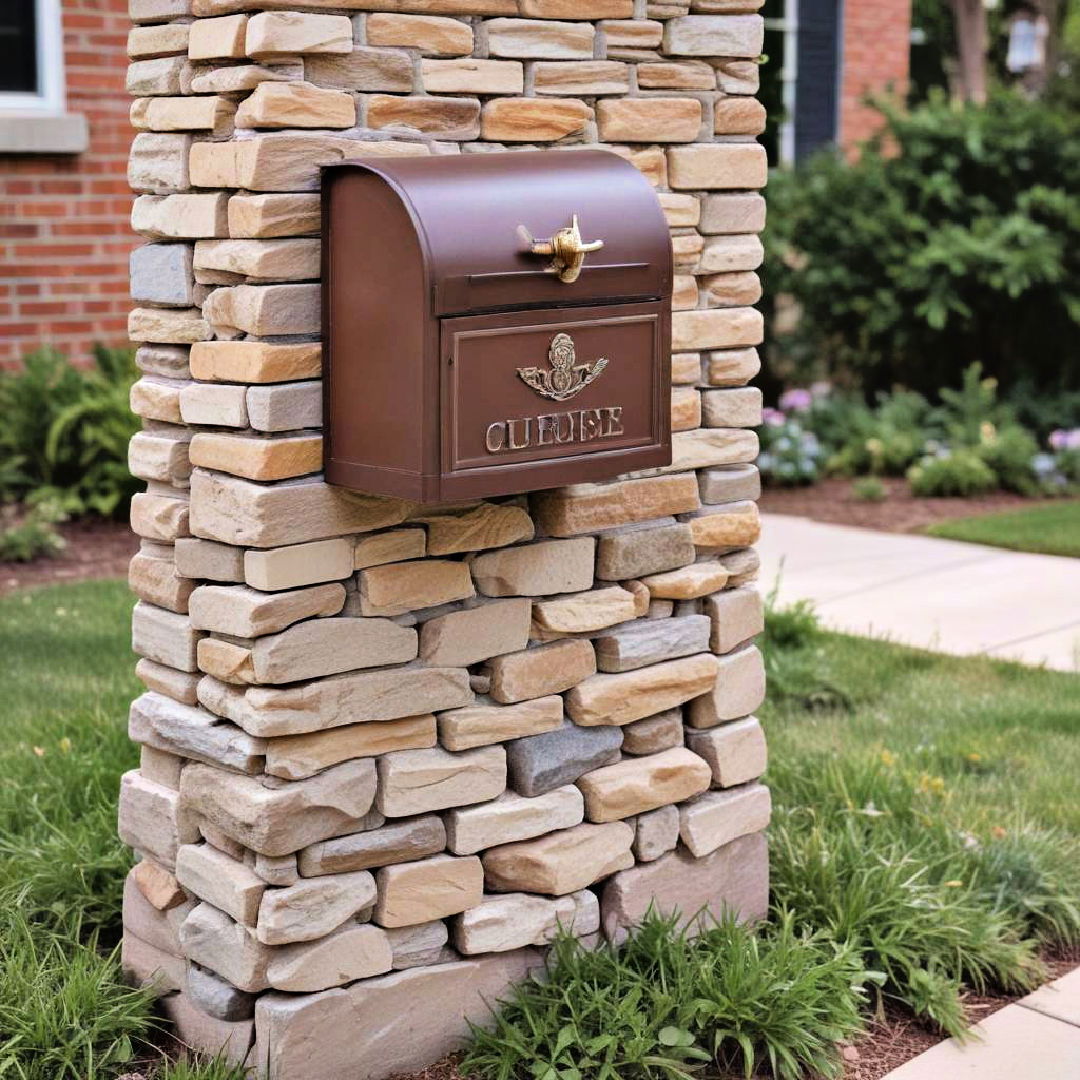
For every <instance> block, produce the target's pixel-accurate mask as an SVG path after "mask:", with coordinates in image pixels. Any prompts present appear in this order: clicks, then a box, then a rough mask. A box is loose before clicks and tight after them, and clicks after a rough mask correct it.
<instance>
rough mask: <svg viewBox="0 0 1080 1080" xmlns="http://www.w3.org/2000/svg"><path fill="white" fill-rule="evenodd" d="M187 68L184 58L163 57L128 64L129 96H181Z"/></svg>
mask: <svg viewBox="0 0 1080 1080" xmlns="http://www.w3.org/2000/svg"><path fill="white" fill-rule="evenodd" d="M186 68H187V60H186V59H185V58H184V57H182V56H163V57H159V58H158V59H155V60H136V61H134V62H133V63H130V64H128V66H127V72H126V80H125V81H126V87H127V92H128V93H129V94H132V95H133V96H134V95H140V94H179V93H180V90H181V79H182V78H183V76H184V73H185V71H186Z"/></svg>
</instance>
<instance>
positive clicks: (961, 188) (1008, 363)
mask: <svg viewBox="0 0 1080 1080" xmlns="http://www.w3.org/2000/svg"><path fill="white" fill-rule="evenodd" d="M882 111H883V112H884V115H885V120H886V124H885V130H884V131H883V133H882V135H881V136H880V137H879V138H878V139H877V140H875V142H874V143H873V144H871V145H870V146H868V147H867V148H866V150H865V151H864V153H863V154H862V156H861V157H860V159H859V160H858V161H857V162H855V163H848V162H846V161H844V160H842V159H841V158H840V157H839V156H838V155H836V154H833V153H825V154H823V155H821V156H818V157H816V158H814V159H813V160H812V161H811V162H809V163H808V164H807V165H805V166H804V167H801V168H799V169H797V170H795V171H793V172H790V173H787V174H783V173H781V174H780V175H778V176H777V177H776V180H775V183H774V182H773V181H772V180H770V211H769V226H768V230H767V250H768V262H767V265H766V279H767V284H768V291H769V292H770V293H774V294H775V293H778V292H779V293H786V294H789V295H790V296H791V297H792V298H793V299H794V301H795V303H796V305H797V307H798V309H799V312H800V318H799V320H798V322H797V326H796V329H795V330H794V332H793V334H791V335H788V336H786V337H777V339H776V342H775V345H776V347H778V348H779V347H783V348H784V349H785V351H786V352H787V353H788V354H789V357H796V358H797V357H798V356H800V355H802V356H806V357H809V358H810V362H811V365H813V364H817V363H818V362H820V360H821V359H823V358H826V357H827V358H828V361H829V364H830V365H831V366H833V367H834V370H833V372H831V374H833V375H834V376H835V375H836V374H838V373H847V375H848V376H849V378H850V379H851V380H854V381H855V382H856V383H857V384H859V385H861V387H862V388H863V389H864V390H865V391H866V392H873V391H877V390H886V389H888V388H889V387H891V386H892V385H894V384H897V383H899V384H902V385H905V386H908V387H910V388H912V389H915V390H919V391H921V392H923V393H924V394H928V395H930V394H934V393H936V391H937V389H938V388H939V387H941V386H951V385H955V383H956V381H957V374H958V372H959V370H960V369H961V368H963V367H966V366H967V365H968V364H970V363H972V362H974V361H980V362H982V363H983V364H984V366H985V368H986V371H987V372H988V373H989V374H991V375H993V376H996V377H997V378H999V379H1000V380H1001V381H1002V383H1003V384H1006V385H1011V384H1013V383H1015V382H1018V381H1020V380H1021V379H1025V380H1027V381H1028V382H1030V383H1032V384H1034V385H1035V386H1036V387H1038V388H1039V390H1040V391H1041V392H1043V393H1049V392H1054V391H1058V390H1065V389H1070V388H1071V389H1073V390H1075V389H1077V388H1080V367H1078V365H1077V364H1076V363H1075V357H1076V355H1077V354H1078V352H1080V115H1077V114H1076V113H1073V112H1067V111H1065V110H1057V109H1052V108H1048V107H1047V105H1046V103H1045V102H1043V101H1038V100H1036V101H1028V100H1026V99H1025V98H1024V97H1023V96H1021V95H1019V94H1015V93H1007V92H1000V93H997V94H995V95H994V96H993V97H992V98H991V100H990V101H989V102H988V104H987V105H985V106H982V107H980V106H976V105H964V106H955V105H953V104H952V103H950V102H948V101H947V100H946V99H945V97H944V95H940V94H939V95H933V96H932V97H931V98H930V100H929V101H928V102H927V103H926V104H925V105H922V106H920V107H918V108H916V109H914V110H913V111H911V112H910V113H904V112H902V111H901V110H899V109H897V108H893V107H884V108H883V110H882ZM819 374H820V372H818V371H816V370H803V372H802V375H803V377H806V378H810V377H814V376H816V375H819Z"/></svg>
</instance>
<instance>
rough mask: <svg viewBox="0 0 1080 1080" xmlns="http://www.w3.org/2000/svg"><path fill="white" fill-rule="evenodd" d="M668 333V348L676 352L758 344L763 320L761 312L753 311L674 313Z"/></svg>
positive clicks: (735, 309) (733, 309) (729, 310)
mask: <svg viewBox="0 0 1080 1080" xmlns="http://www.w3.org/2000/svg"><path fill="white" fill-rule="evenodd" d="M671 334H672V338H671V347H672V348H673V349H675V350H677V351H678V350H680V349H730V348H733V347H735V346H739V345H759V344H760V343H761V340H762V337H763V336H764V320H763V318H762V315H761V312H760V311H755V310H754V309H753V308H727V309H724V308H720V309H714V310H711V311H676V312H675V313H674V314H673V315H672V319H671Z"/></svg>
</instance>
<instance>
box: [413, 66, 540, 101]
mask: <svg viewBox="0 0 1080 1080" xmlns="http://www.w3.org/2000/svg"><path fill="white" fill-rule="evenodd" d="M420 79H421V82H422V83H423V87H424V89H425V90H426V91H427V92H428V93H430V94H520V93H522V92H523V91H524V89H525V74H524V68H523V66H522V64H521V62H520V61H518V60H476V59H474V58H472V57H463V58H462V59H460V60H421V61H420Z"/></svg>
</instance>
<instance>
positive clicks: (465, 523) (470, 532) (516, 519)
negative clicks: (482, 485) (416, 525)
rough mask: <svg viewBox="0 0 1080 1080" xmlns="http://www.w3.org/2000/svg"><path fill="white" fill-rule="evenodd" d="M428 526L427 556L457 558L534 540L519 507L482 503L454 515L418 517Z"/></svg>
mask: <svg viewBox="0 0 1080 1080" xmlns="http://www.w3.org/2000/svg"><path fill="white" fill-rule="evenodd" d="M416 520H417V521H419V522H422V523H423V524H424V525H426V526H427V534H428V543H427V553H428V554H429V555H456V554H459V553H461V552H465V551H483V550H485V549H487V548H497V547H504V546H505V545H507V544H516V543H518V542H519V541H522V540H531V539H532V538H533V533H534V531H535V530H534V527H533V523H532V519H531V518H530V517H529V515H528V512H527V511H526V510H524V509H523V508H522V507H520V506H513V505H504V506H500V505H496V504H495V503H481V504H480V505H479V506H475V507H470V508H469V509H467V510H465V511H463V512H461V513H456V514H437V515H431V516H424V515H421V516H418V517H417V518H416Z"/></svg>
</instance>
